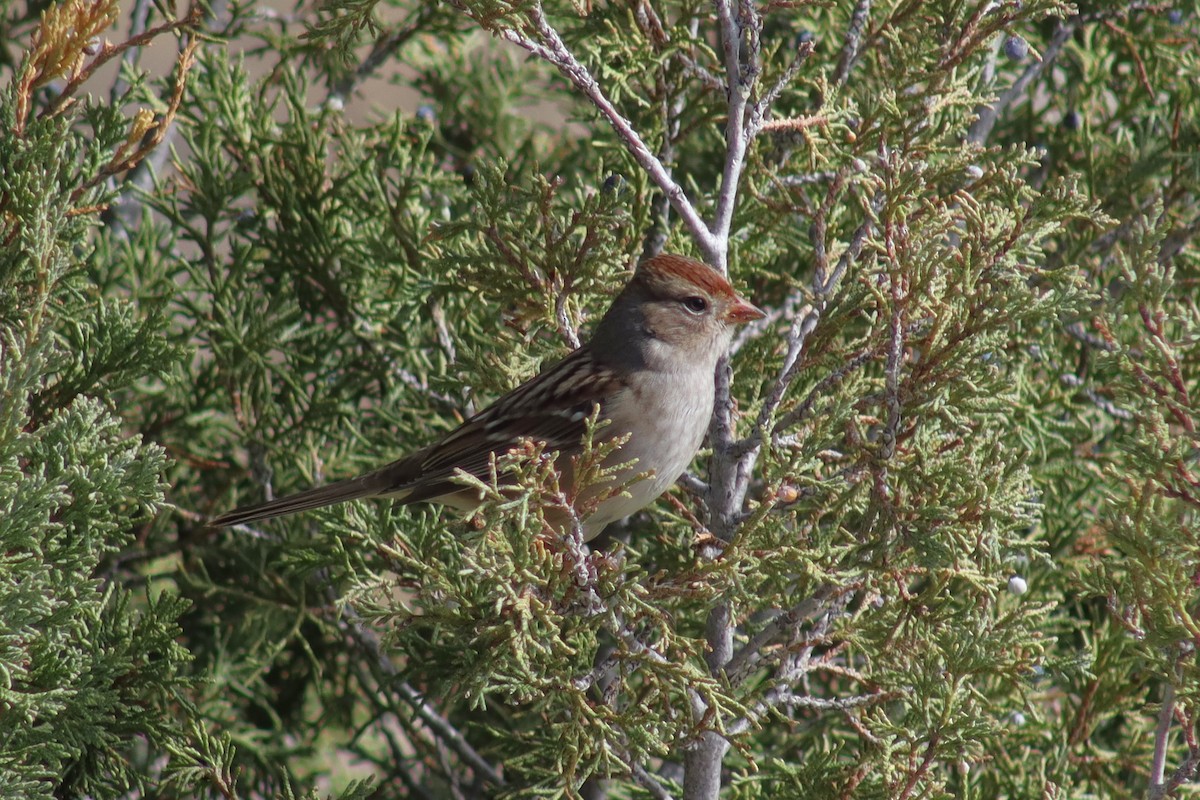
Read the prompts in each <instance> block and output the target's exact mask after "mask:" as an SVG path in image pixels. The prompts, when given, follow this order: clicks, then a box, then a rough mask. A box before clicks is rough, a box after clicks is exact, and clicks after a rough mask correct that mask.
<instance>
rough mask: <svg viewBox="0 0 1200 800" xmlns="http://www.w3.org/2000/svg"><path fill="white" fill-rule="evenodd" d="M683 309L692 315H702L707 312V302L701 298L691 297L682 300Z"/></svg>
mask: <svg viewBox="0 0 1200 800" xmlns="http://www.w3.org/2000/svg"><path fill="white" fill-rule="evenodd" d="M683 307H684V308H686V309H687V310H688V311H690V312H692V313H693V314H703V313H704V312H705V311H708V301H707V300H705V299H704V298H703V297H697V296H696V295H692V296H691V297H685V298H683Z"/></svg>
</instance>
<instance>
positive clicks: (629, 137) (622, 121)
mask: <svg viewBox="0 0 1200 800" xmlns="http://www.w3.org/2000/svg"><path fill="white" fill-rule="evenodd" d="M450 3H451V5H453V6H454V7H455V8H458V9H460V10H462V11H463V12H464V13H467V14H468V15H470V13H471V12H470V11H469V10H468V9H467V8H466V6H465V3H464V2H463V0H450ZM472 18H474V17H472ZM475 19H476V21H477V22H479V23H480V24H481V25H483V26H484V27H486V28H488V29H489V30H492V31H493V32H494V33H495V34H496V35H497V36H499V37H500V38H501V39H504V40H505V41H508V42H511V43H512V44H515V45H516V46H517V47H520V48H521V49H522V50H525V51H527V52H529V53H530V54H531V55H533V56H534V57H536V58H540V59H542V60H543V61H545V62H547V63H549V64H552V65H553V66H554V67H556V68H557V69H558V71H559V72H561V73H562V74H563V76H564V77H566V78H567V80H569V81H570V82H571V83H572V84H573V85H574V86H575V88H576V89H578V90H579V91H580V92H582V93H583V94H584V96H586V97H587V98H588V99H589V100H591V102H592V105H594V106H595V107H596V109H597V110H598V111H599V112H600V114H601V115H602V116H603V117H604V118H605V119H607V120H608V122H609V124H610V125H612V127H613V130H614V131H616V133H617V135H618V136H619V137H620V138H621V140H622V141H623V142H624V143H625V148H626V150H628V151H629V154H630V155H631V156H633V159H634V160H635V161H637V163H638V165H639V166H640V167H641V168H642V169H644V170H646V173H647V174H648V175H649V176H650V179H651V180H652V181H654V185H655V186H657V187H658V188H659V189H660V190H662V192H663V193H664V194H666V196H667V199H668V200H669V201H670V203H671V207H672V208H674V209H675V212H676V213H677V214H679V217H680V219H682V220H683V223H684V225H686V226H687V229H688V232H689V233H691V235H692V237H693V238H694V239H695V240H696V243H697V244H698V245H699V246H700V249H701V250H702V251H703V252H704V253H705V254H706V255H710V254H712V253H715V252H717V251H718V247H717V244H716V237H714V236H713V232H712V231H710V230H709V228H708V225H706V224H705V222H704V220H703V219H702V218H701V216H700V213H699V212H698V211H697V210H696V208H695V206H693V205H692V202H691V200H689V199H688V197H687V193H686V192H684V190H683V187H682V186H680V185H679V184H678V183H676V182H675V179H674V178H672V177H671V173H670V171H669V170H668V169H667V168H666V167H665V166H664V165H663V163H662V162H661V161H659V160H658V157H657V156H655V155H654V153H652V152H651V151H650V148H649V147H647V145H646V143H645V142H644V141H642V137H641V136H639V135H638V132H637V131H635V130H634V129H633V125H632V123H630V121H629V120H628V119H626V118H625V117H624V116H623V115H622V114H621V112H620V111H618V110H617V109H616V107H615V106H613V104H612V101H611V100H609V99H608V97H607V95H605V94H604V90H603V89H601V88H600V84H599V83H597V82H596V79H595V78H594V77H592V74H591V72H589V71H588V69H587V67H585V66H583V64H581V63H579V60H578V59H576V58H575V55H574V54H573V53H572V52H571V51H570V50H569V49H568V48H567V46H566V45H565V44H564V43H563V41H562V39H561V38H560V37H559V35H558V32H557V31H555V30H554V28H553V27H552V26H551V25H550V23H549V21H548V20H547V19H546V15H545V12H544V11H543V10H542V7H541V4H540V3H538V4H535V5H534V6H533V8H532V9H531V10H530V11H529V22H530V25H531V27H532V29H533V31H534V33H535V34H536V35H537V37H538V39H539V41H535V40H534V39H532V38H530V37H529V36H526V35H525V34H523V33H521V32H519V31H516V30H514V29H512V28H496V27H494V25H489V24H488V23H487V22H486V21H484V20H479V19H477V18H475ZM722 263H723V259H722ZM713 266H718V265H717V264H713Z"/></svg>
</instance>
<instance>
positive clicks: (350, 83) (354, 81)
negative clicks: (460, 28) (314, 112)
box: [326, 3, 440, 100]
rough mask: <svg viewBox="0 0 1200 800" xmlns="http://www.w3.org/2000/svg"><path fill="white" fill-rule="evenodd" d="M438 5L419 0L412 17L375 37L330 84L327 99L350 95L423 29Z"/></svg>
mask: <svg viewBox="0 0 1200 800" xmlns="http://www.w3.org/2000/svg"><path fill="white" fill-rule="evenodd" d="M439 8H440V6H439V4H437V3H418V4H417V10H416V12H415V13H414V14H413V18H412V20H411V21H409V22H407V23H405V24H404V25H400V26H398V27H395V28H393V29H392V30H390V31H388V32H387V33H385V34H384V35H382V36H380V37H379V38H378V39H376V40H375V44H374V46H373V47H371V52H369V53H367V55H366V57H365V58H363V60H362V61H361V62H360V63H359V65H358V66H357V67H356V68H355V69H353V70H350V71H348V72H347V73H346V74H345V75H343V76H342V77H341V78H340V79H339V80H338V81H336V82H335V83H334V84H333V85H332V86H330V88H329V95H328V97H327V98H326V99H327V100H330V99H334V98H336V99H339V100H345V99H346V98H347V97H349V96H350V94H351V93H352V92H353V91H354V89H355V88H356V87H357V86H358V85H359V84H360V83H362V82H363V81H364V80H366V79H367V78H369V77H370V76H371V75H373V74H374V73H375V70H377V69H379V67H380V66H382V65H383V63H384V62H385V61H387V60H388V59H389V58H391V57H392V56H393V55H394V54H395V53H396V51H397V50H399V49H400V48H401V47H403V46H404V45H405V44H407V43H408V42H410V41H411V40H412V39H413V37H414V36H416V35H417V34H418V33H420V32H421V31H422V30H424V29H425V26H427V25H428V24H429V21H430V20H431V19H432V18H433V16H434V14H435V13H437V11H438V10H439Z"/></svg>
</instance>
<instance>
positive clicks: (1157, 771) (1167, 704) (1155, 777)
mask: <svg viewBox="0 0 1200 800" xmlns="http://www.w3.org/2000/svg"><path fill="white" fill-rule="evenodd" d="M1174 716H1175V685H1174V684H1173V683H1171V681H1170V680H1168V681H1167V684H1166V687H1165V688H1164V689H1163V700H1162V708H1160V709H1159V710H1158V724H1157V725H1156V726H1155V728H1154V755H1153V756H1152V757H1151V761H1150V781H1149V783H1150V786H1149V791H1148V792H1147V793H1146V796H1147V797H1148V798H1149V800H1159V798H1160V797H1162V796H1163V775H1164V774H1165V772H1166V765H1167V747H1168V746H1169V745H1170V741H1171V719H1172V718H1173V717H1174Z"/></svg>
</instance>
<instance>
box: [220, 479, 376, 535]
mask: <svg viewBox="0 0 1200 800" xmlns="http://www.w3.org/2000/svg"><path fill="white" fill-rule="evenodd" d="M382 473H383V470H379V471H376V472H369V473H367V474H366V475H360V476H358V477H357V478H347V479H346V480H343V481H336V482H334V483H330V484H327V485H325V486H316V487H314V488H312V489H305V490H304V491H302V492H297V493H296V494H291V495H288V496H287V497H280V498H278V499H276V500H270V501H268V502H266V503H256V504H254V505H251V506H242V507H241V508H235V509H234V510H233V511H227V512H225V513H224V514H221V515H220V516H219V517H214V518H213V519H212V520H211V521H209V523H208V524H209V525H210V526H212V527H214V528H224V527H228V526H230V525H242V524H244V523H247V522H254V521H256V520H260V519H270V518H271V517H281V516H283V515H284V514H294V513H296V512H297V511H308V510H309V509H313V508H321V507H322V506H332V505H336V504H338V503H345V502H347V501H349V500H358V499H359V498H363V497H379V496H381V495H384V494H390V493H392V492H391V491H389V490H394V489H395V483H394V481H390V480H387V476H385V475H384V474H382Z"/></svg>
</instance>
